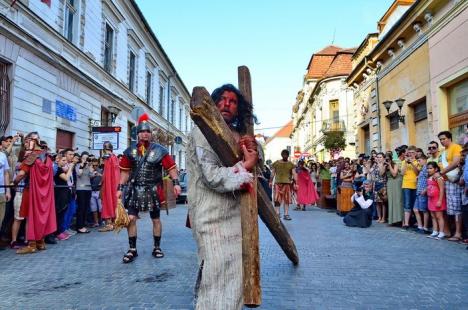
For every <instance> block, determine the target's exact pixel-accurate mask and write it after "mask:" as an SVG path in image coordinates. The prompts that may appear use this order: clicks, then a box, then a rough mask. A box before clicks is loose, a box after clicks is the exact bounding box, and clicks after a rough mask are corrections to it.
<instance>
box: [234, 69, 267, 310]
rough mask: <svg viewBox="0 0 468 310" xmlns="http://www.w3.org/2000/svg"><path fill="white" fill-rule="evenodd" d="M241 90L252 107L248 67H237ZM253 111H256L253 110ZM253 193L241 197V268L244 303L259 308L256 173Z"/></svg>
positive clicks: (250, 128) (250, 130) (248, 123)
mask: <svg viewBox="0 0 468 310" xmlns="http://www.w3.org/2000/svg"><path fill="white" fill-rule="evenodd" d="M237 74H238V84H239V90H240V92H241V94H242V96H243V97H244V99H245V101H246V102H247V104H248V105H250V106H252V104H253V103H252V82H251V79H250V72H249V69H248V68H247V67H246V66H241V67H239V68H237ZM252 110H253V109H252ZM244 125H245V127H246V132H245V134H246V135H249V136H252V137H253V136H254V119H253V117H252V118H251V119H247V120H245V124H244ZM252 173H253V176H254V181H253V183H252V191H247V192H246V193H243V194H242V195H241V209H240V211H241V226H242V266H243V269H244V270H243V275H244V277H243V284H244V289H243V292H244V304H245V305H246V306H247V307H257V306H259V305H260V304H261V303H262V289H261V286H260V251H259V245H258V208H257V188H258V182H257V172H256V169H255V168H254V169H253V171H252Z"/></svg>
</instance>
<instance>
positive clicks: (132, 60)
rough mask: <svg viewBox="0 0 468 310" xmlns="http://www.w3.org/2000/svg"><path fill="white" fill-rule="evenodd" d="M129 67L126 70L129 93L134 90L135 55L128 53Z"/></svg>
mask: <svg viewBox="0 0 468 310" xmlns="http://www.w3.org/2000/svg"><path fill="white" fill-rule="evenodd" d="M129 63H130V67H129V70H128V89H130V91H131V92H133V91H134V89H135V54H134V53H133V52H130V62H129Z"/></svg>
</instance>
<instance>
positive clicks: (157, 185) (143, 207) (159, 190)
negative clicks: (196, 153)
mask: <svg viewBox="0 0 468 310" xmlns="http://www.w3.org/2000/svg"><path fill="white" fill-rule="evenodd" d="M144 131H147V132H151V126H150V124H149V117H148V115H147V114H146V113H145V114H143V115H142V116H141V117H140V118H139V120H138V126H137V132H138V133H141V132H144ZM163 169H164V170H166V171H167V172H169V171H171V170H172V169H176V164H175V162H174V160H173V158H172V157H171V156H170V155H169V152H168V151H167V149H166V148H165V147H163V146H162V145H160V144H158V143H154V142H151V141H144V140H141V139H140V141H138V143H137V144H136V145H135V146H130V147H129V148H127V149H126V150H125V151H124V153H123V156H122V158H121V159H120V170H121V171H127V172H128V173H129V179H128V182H127V184H126V185H125V186H124V185H123V184H120V185H119V190H121V191H123V201H124V206H125V208H126V209H127V212H128V214H129V215H133V216H136V217H138V213H139V211H149V214H150V217H151V219H153V220H154V219H158V220H159V217H160V208H161V205H162V204H163V203H164V202H165V197H164V191H163V179H162V178H163ZM173 183H174V184H178V180H173ZM153 237H154V250H153V256H155V257H158V258H159V257H163V256H164V254H163V253H162V251H161V249H160V240H161V236H153ZM129 244H130V250H129V251H128V252H127V254H126V255H125V256H124V260H123V261H124V263H128V262H131V261H133V259H134V258H135V257H136V256H138V254H137V252H136V236H130V232H129ZM132 249H134V250H132Z"/></svg>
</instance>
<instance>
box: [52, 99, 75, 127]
mask: <svg viewBox="0 0 468 310" xmlns="http://www.w3.org/2000/svg"><path fill="white" fill-rule="evenodd" d="M55 115H57V116H58V117H61V118H64V119H66V120H69V121H72V122H76V111H75V108H74V107H72V106H71V105H69V104H66V103H64V102H62V101H60V100H56V101H55Z"/></svg>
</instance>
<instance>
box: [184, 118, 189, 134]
mask: <svg viewBox="0 0 468 310" xmlns="http://www.w3.org/2000/svg"><path fill="white" fill-rule="evenodd" d="M188 127H189V120H188V115H187V114H185V132H186V133H187V132H188Z"/></svg>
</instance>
